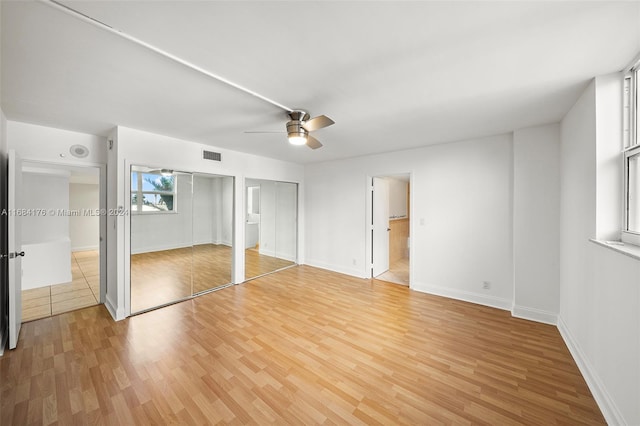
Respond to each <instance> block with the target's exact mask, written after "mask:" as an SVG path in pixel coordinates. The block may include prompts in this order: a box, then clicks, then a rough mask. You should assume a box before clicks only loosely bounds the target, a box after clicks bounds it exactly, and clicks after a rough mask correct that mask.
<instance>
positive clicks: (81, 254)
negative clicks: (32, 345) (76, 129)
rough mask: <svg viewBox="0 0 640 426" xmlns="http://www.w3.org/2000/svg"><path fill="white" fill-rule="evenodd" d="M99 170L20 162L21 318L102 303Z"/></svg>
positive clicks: (42, 315)
mask: <svg viewBox="0 0 640 426" xmlns="http://www.w3.org/2000/svg"><path fill="white" fill-rule="evenodd" d="M100 193H101V191H100V168H99V167H78V166H70V165H61V164H49V163H41V162H35V161H28V160H25V161H23V163H22V194H23V195H22V202H23V207H24V210H25V212H27V213H28V214H26V215H24V217H23V218H22V225H21V226H22V249H23V250H24V252H25V253H26V255H25V257H24V258H23V261H22V271H23V276H22V321H23V322H26V321H31V320H35V319H40V318H45V317H49V316H51V315H56V314H59V313H62V312H68V311H72V310H75V309H80V308H85V307H88V306H93V305H97V304H99V303H100V302H101V287H100V283H101V279H100V272H101V262H100V242H101V238H100V229H101V216H103V215H102V214H101V210H100V208H101V203H100Z"/></svg>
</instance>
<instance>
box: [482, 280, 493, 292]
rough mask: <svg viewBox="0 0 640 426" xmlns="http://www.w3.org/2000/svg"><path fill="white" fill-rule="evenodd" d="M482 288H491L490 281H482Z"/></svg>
mask: <svg viewBox="0 0 640 426" xmlns="http://www.w3.org/2000/svg"><path fill="white" fill-rule="evenodd" d="M482 288H483V289H485V290H489V289H490V288H491V283H490V282H489V281H482Z"/></svg>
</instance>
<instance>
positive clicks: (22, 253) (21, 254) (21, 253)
mask: <svg viewBox="0 0 640 426" xmlns="http://www.w3.org/2000/svg"><path fill="white" fill-rule="evenodd" d="M18 256H22V257H24V251H21V252H20V253H18V252H16V257H18Z"/></svg>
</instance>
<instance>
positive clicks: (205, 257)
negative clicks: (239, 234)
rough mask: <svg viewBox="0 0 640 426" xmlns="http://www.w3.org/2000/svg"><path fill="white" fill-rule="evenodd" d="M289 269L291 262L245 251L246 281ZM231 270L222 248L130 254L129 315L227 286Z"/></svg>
mask: <svg viewBox="0 0 640 426" xmlns="http://www.w3.org/2000/svg"><path fill="white" fill-rule="evenodd" d="M291 265H294V262H290V261H288V260H283V259H279V258H276V257H271V256H265V255H263V254H259V253H258V251H256V250H251V249H249V250H246V251H245V271H246V272H245V274H246V276H247V279H248V278H251V277H255V276H258V275H262V274H266V273H268V272H272V271H275V270H277V269H280V268H284V267H285V266H291ZM231 268H232V252H231V247H229V246H226V245H222V244H199V245H194V246H193V247H186V248H179V249H172V250H163V251H155V252H148V253H140V254H134V255H132V256H131V312H140V311H143V310H145V309H149V308H153V307H156V306H161V305H164V304H166V303H170V302H173V301H176V300H180V299H184V298H187V297H190V296H191V294H192V291H193V294H197V293H200V292H203V291H206V290H210V289H212V288H216V287H220V286H223V285H225V284H229V283H230V282H231ZM192 272H193V276H192ZM192 286H193V287H192Z"/></svg>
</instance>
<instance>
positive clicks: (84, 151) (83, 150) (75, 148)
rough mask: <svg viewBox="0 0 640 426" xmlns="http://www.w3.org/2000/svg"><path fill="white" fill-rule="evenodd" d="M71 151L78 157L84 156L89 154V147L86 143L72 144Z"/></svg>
mask: <svg viewBox="0 0 640 426" xmlns="http://www.w3.org/2000/svg"><path fill="white" fill-rule="evenodd" d="M69 152H70V153H71V155H73V156H74V157H76V158H84V157H86V156H87V155H89V148H87V147H86V146H84V145H72V146H71V148H69Z"/></svg>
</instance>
